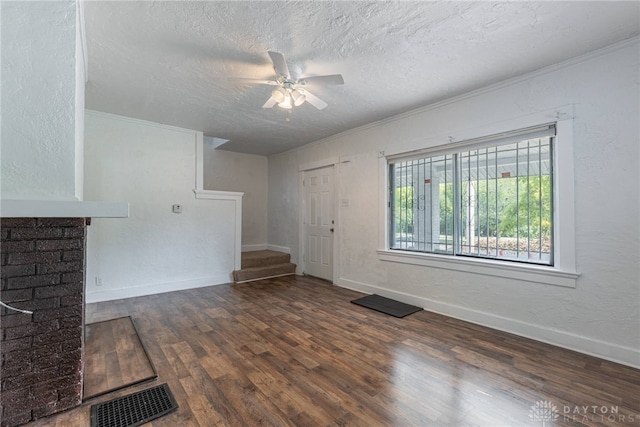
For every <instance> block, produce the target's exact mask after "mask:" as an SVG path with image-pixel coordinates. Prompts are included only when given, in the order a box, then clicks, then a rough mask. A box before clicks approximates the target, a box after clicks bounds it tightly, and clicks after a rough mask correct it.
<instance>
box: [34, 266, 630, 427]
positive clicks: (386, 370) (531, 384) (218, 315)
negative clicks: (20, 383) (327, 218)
mask: <svg viewBox="0 0 640 427" xmlns="http://www.w3.org/2000/svg"><path fill="white" fill-rule="evenodd" d="M358 296H361V294H359V293H357V292H353V291H349V290H346V289H342V288H338V287H335V286H332V285H331V284H328V283H326V282H324V281H321V280H316V279H311V278H304V277H297V276H289V277H283V278H276V279H270V280H265V281H260V282H253V283H247V284H242V285H221V286H213V287H208V288H200V289H194V290H187V291H180V292H173V293H167V294H160V295H153V296H148V297H140V298H132V299H127V300H120V301H111V302H106V303H98V304H91V305H88V306H87V318H88V321H89V322H95V321H99V320H106V319H110V318H116V317H121V316H126V315H130V316H132V317H133V318H134V320H135V322H136V326H137V327H138V332H139V333H140V336H141V338H142V339H143V340H144V342H145V344H146V345H147V350H148V352H149V354H150V357H151V359H152V361H153V363H154V365H155V367H156V369H157V371H158V375H159V379H158V381H157V383H162V382H167V383H169V385H170V387H171V390H172V391H173V393H174V395H175V397H176V399H177V402H178V404H179V406H180V408H179V409H178V411H176V412H175V413H173V414H170V415H167V416H165V417H163V418H161V419H158V420H156V421H154V422H153V423H152V424H151V425H152V426H154V427H157V426H216V425H233V426H254V425H273V426H286V425H298V426H326V425H353V426H391V425H393V426H403V427H404V426H463V425H464V426H467V425H468V426H522V425H531V426H541V425H543V424H542V421H543V419H541V418H540V417H542V418H544V420H547V422H545V425H546V426H550V425H571V426H574V425H620V426H629V425H633V426H638V425H640V371H638V370H636V369H632V368H628V367H624V366H622V365H618V364H615V363H611V362H607V361H604V360H600V359H597V358H594V357H590V356H586V355H583V354H579V353H575V352H572V351H568V350H564V349H561V348H557V347H553V346H550V345H547V344H543V343H539V342H536V341H532V340H529V339H525V338H521V337H517V336H514V335H510V334H507V333H503V332H499V331H495V330H491V329H488V328H484V327H481V326H477V325H473V324H470V323H466V322H462V321H459V320H455V319H452V318H448V317H445V316H441V315H437V314H434V313H429V312H426V311H422V312H418V313H415V314H413V315H411V316H409V317H406V318H404V319H397V318H394V317H390V316H386V315H384V314H381V313H378V312H375V311H372V310H368V309H366V308H363V307H360V306H356V305H354V304H351V303H350V300H351V299H353V298H356V297H358ZM151 384H155V383H151ZM148 386H149V385H148V384H147V385H144V386H141V387H136V388H132V389H129V390H127V391H126V392H118V393H115V394H113V395H109V396H105V397H101V398H98V399H95V401H94V402H90V403H96V402H100V401H104V400H107V399H108V398H112V397H116V396H119V395H122V394H126V393H129V392H131V391H135V390H138V389H143V388H145V387H148ZM546 402H549V403H550V404H552V405H555V408H556V409H557V412H555V411H551V412H549V413H548V415H544V413H542V412H532V408H533V405H535V404H536V403H538V404H539V405H543V406H544V405H546ZM576 407H577V408H578V409H577V410H578V413H576ZM584 407H588V408H587V409H584ZM593 407H596V409H594V408H593ZM566 408H569V409H570V411H571V413H569V414H565V411H566V410H567V409H566ZM542 409H544V407H543V408H542ZM605 412H606V413H605ZM541 413H542V416H540V414H541ZM536 415H537V416H538V417H539V418H538V419H535V418H532V416H536ZM545 417H546V418H545ZM34 425H37V426H65V427H66V426H88V425H89V405H88V404H85V405H84V406H82V407H80V408H77V409H74V410H72V411H69V412H67V413H63V414H60V415H57V416H55V417H52V418H49V419H46V420H40V421H38V422H36V423H34Z"/></svg>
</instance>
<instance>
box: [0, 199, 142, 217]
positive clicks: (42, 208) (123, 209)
mask: <svg viewBox="0 0 640 427" xmlns="http://www.w3.org/2000/svg"><path fill="white" fill-rule="evenodd" d="M0 217H2V218H128V217H129V203H126V202H93V201H82V202H81V201H75V200H15V199H2V200H1V201H0Z"/></svg>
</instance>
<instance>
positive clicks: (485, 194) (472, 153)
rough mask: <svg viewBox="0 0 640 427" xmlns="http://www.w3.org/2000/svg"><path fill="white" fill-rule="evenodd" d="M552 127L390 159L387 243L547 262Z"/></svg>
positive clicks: (550, 232) (408, 248)
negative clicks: (388, 232)
mask: <svg viewBox="0 0 640 427" xmlns="http://www.w3.org/2000/svg"><path fill="white" fill-rule="evenodd" d="M555 130H556V127H555V125H545V126H539V127H535V128H527V129H522V130H518V131H515V132H509V133H504V134H500V135H494V136H491V137H486V138H481V139H474V140H470V141H466V142H462V143H458V144H450V145H448V146H446V147H440V148H436V150H437V151H436V150H431V151H427V152H421V153H418V154H415V153H414V154H413V155H411V156H399V157H396V158H391V159H389V180H390V183H389V184H390V185H389V188H390V197H389V210H390V211H389V213H390V215H389V218H390V224H389V231H390V235H389V248H390V249H391V250H403V251H414V252H426V253H435V254H444V255H450V256H458V257H474V258H485V259H498V260H502V261H515V262H523V263H530V264H540V265H545V266H553V265H554V244H553V240H554V233H553V230H554V223H553V222H554V206H553V200H554V197H553V188H554V182H553V180H554V171H553V156H552V155H553V144H554V138H555V133H556V132H555Z"/></svg>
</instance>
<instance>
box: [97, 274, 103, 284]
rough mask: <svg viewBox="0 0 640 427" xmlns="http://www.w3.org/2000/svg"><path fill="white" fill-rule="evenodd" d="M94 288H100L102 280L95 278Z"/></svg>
mask: <svg viewBox="0 0 640 427" xmlns="http://www.w3.org/2000/svg"><path fill="white" fill-rule="evenodd" d="M96 286H102V279H101V278H99V277H97V276H96Z"/></svg>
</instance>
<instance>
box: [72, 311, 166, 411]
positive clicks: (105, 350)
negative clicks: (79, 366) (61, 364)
mask: <svg viewBox="0 0 640 427" xmlns="http://www.w3.org/2000/svg"><path fill="white" fill-rule="evenodd" d="M84 360H85V362H84V363H85V364H84V390H83V396H82V397H83V399H84V400H88V399H92V398H95V397H97V396H100V395H102V394H106V393H108V392H113V391H115V390H118V389H121V388H124V387H127V386H131V385H133V384H137V383H141V382H144V381H148V380H151V379H155V378H156V372H155V371H154V369H153V365H151V361H150V360H149V359H148V358H147V353H146V352H145V349H144V346H143V345H142V343H141V342H140V339H139V337H138V334H137V333H136V328H135V326H134V324H133V320H132V319H131V317H130V316H126V317H120V318H117V319H111V320H106V321H102V322H96V323H91V324H88V325H87V326H86V331H85V339H84Z"/></svg>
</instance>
